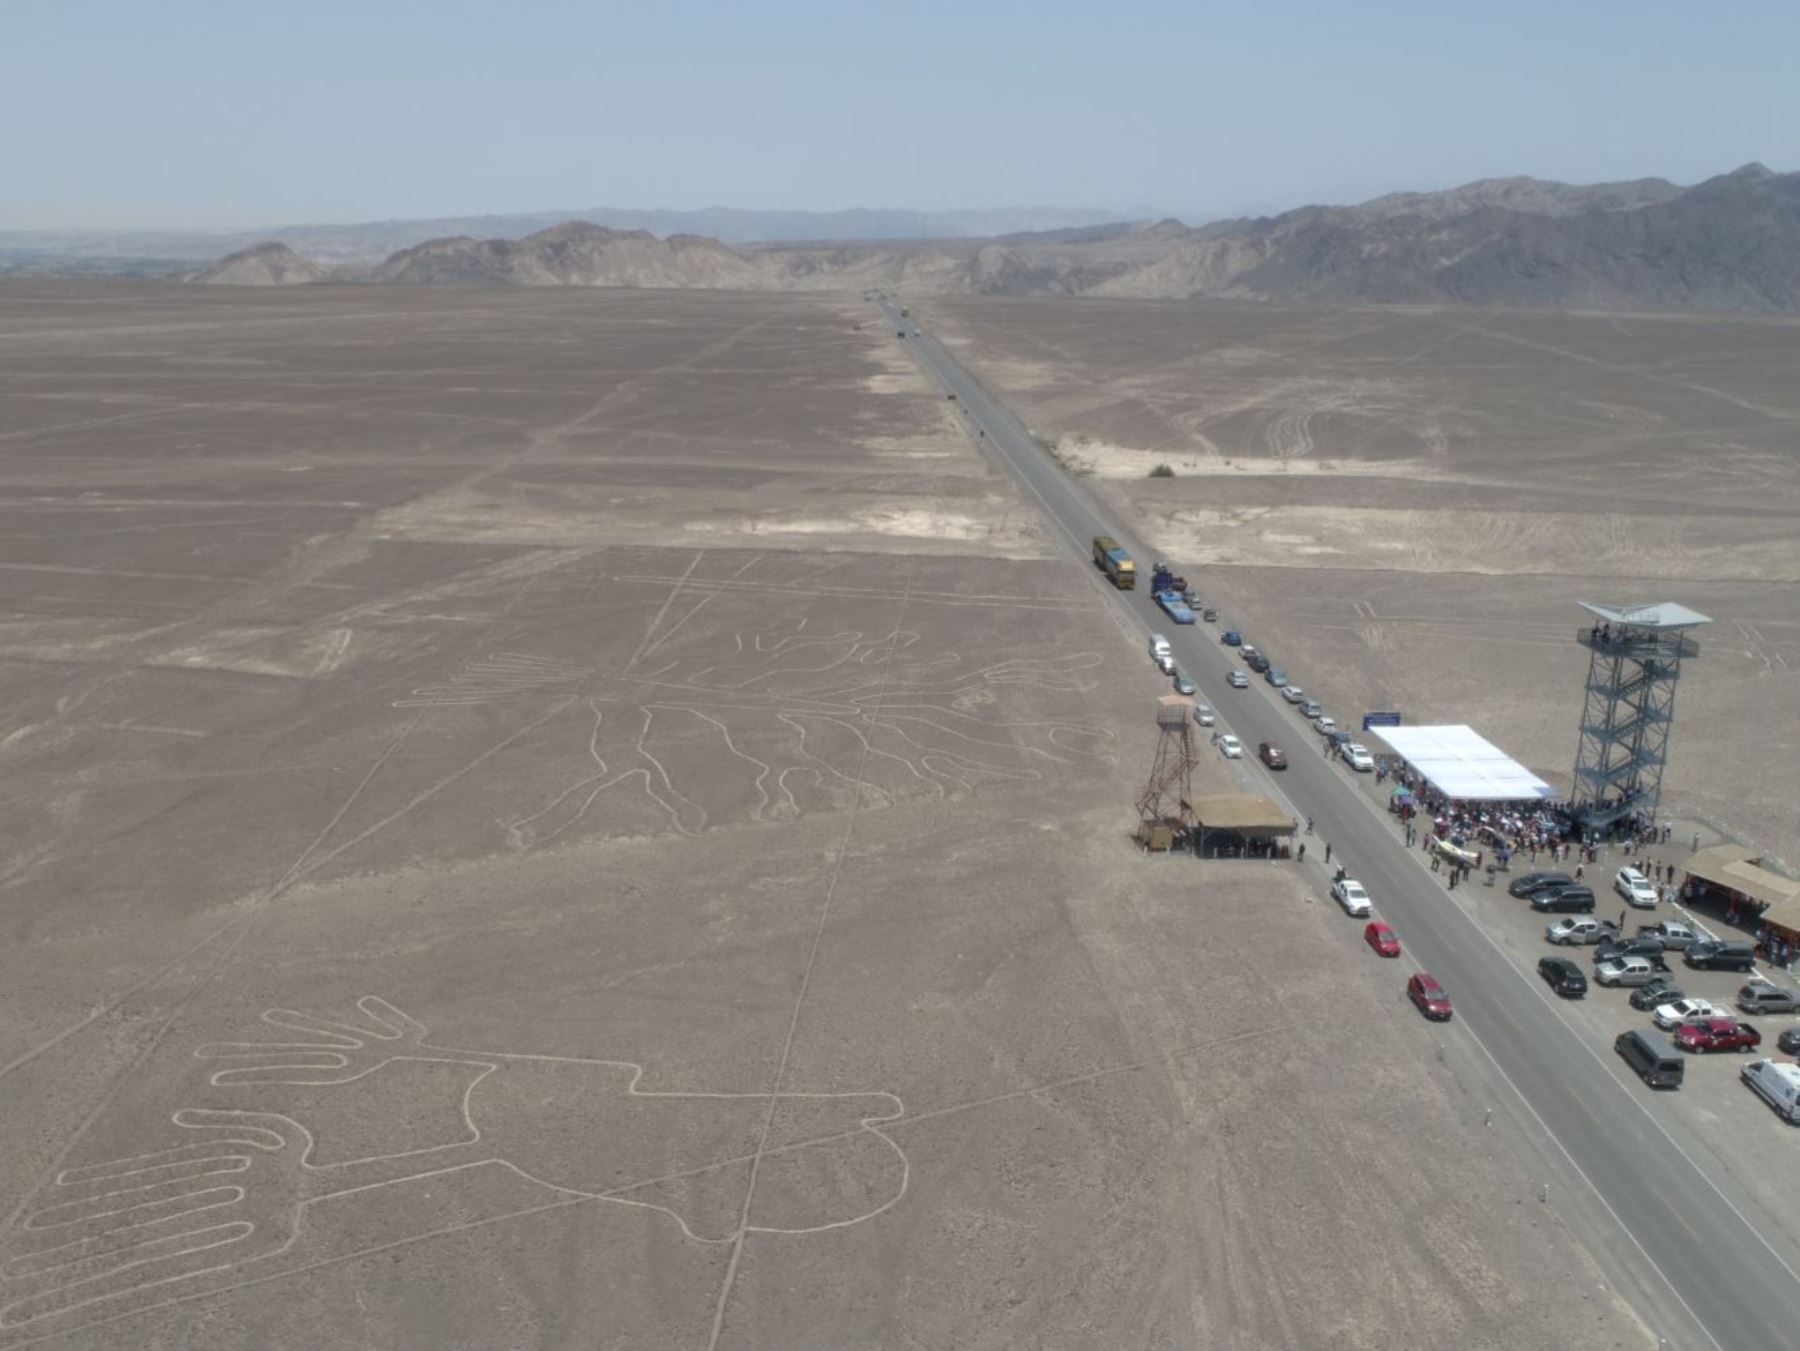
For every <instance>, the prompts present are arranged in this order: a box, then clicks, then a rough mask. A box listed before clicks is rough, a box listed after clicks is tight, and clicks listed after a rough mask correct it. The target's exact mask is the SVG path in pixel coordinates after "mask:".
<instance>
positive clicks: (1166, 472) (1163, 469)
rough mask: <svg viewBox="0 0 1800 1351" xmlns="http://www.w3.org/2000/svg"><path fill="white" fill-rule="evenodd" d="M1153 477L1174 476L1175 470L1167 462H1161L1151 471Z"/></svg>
mask: <svg viewBox="0 0 1800 1351" xmlns="http://www.w3.org/2000/svg"><path fill="white" fill-rule="evenodd" d="M1150 477H1151V478H1174V477H1175V471H1174V470H1173V469H1171V468H1170V467H1169V466H1168V465H1166V464H1159V465H1157V466H1156V468H1154V469H1152V470H1151V471H1150Z"/></svg>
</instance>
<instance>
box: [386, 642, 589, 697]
mask: <svg viewBox="0 0 1800 1351" xmlns="http://www.w3.org/2000/svg"><path fill="white" fill-rule="evenodd" d="M593 673H594V672H593V669H592V668H591V667H586V666H576V665H574V664H572V663H570V662H565V661H556V660H554V659H552V658H550V657H533V656H530V655H528V654H526V653H522V652H494V653H490V654H488V655H486V656H482V657H477V658H475V659H473V660H472V661H469V662H467V663H465V664H464V666H463V668H462V669H461V670H460V671H458V672H457V673H456V674H455V675H453V676H451V677H450V679H449V680H447V681H445V682H444V683H443V684H441V685H422V686H420V687H419V688H418V689H416V690H414V691H413V692H412V693H411V694H409V695H408V696H407V697H406V698H404V699H396V700H394V707H395V708H451V707H455V706H456V705H458V704H491V703H495V702H498V701H499V700H502V699H512V698H517V697H518V696H520V695H526V694H535V693H537V692H538V691H540V690H546V689H555V688H557V687H558V686H564V685H570V684H574V683H575V682H577V681H580V680H584V679H586V678H588V677H589V676H591V675H593Z"/></svg>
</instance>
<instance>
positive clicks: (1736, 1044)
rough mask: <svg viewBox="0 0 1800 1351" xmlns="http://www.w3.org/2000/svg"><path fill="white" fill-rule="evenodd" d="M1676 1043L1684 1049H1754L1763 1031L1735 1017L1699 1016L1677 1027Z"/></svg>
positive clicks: (1700, 1050)
mask: <svg viewBox="0 0 1800 1351" xmlns="http://www.w3.org/2000/svg"><path fill="white" fill-rule="evenodd" d="M1675 1044H1676V1045H1677V1046H1679V1047H1680V1048H1681V1049H1682V1050H1684V1051H1695V1052H1705V1051H1754V1050H1755V1049H1756V1048H1757V1047H1758V1046H1761V1045H1762V1033H1760V1032H1758V1031H1757V1030H1756V1029H1755V1028H1754V1027H1752V1026H1750V1024H1749V1023H1740V1022H1738V1021H1737V1020H1736V1019H1735V1018H1699V1019H1696V1020H1695V1021H1693V1022H1691V1023H1683V1024H1682V1025H1681V1026H1680V1027H1678V1028H1676V1029H1675Z"/></svg>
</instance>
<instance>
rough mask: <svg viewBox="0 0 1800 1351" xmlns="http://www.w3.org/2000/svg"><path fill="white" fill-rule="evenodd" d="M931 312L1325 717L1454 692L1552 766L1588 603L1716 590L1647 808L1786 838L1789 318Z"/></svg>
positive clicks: (1799, 716) (1537, 763)
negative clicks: (1659, 795)
mask: <svg viewBox="0 0 1800 1351" xmlns="http://www.w3.org/2000/svg"><path fill="white" fill-rule="evenodd" d="M922 313H923V314H924V315H925V317H926V321H927V322H930V323H933V324H935V325H936V326H937V331H939V332H940V333H942V334H943V335H945V337H946V340H947V341H949V342H951V343H953V344H954V350H955V351H956V352H957V354H958V356H959V358H961V359H962V360H964V361H965V362H967V363H968V364H969V365H970V366H971V368H972V369H975V370H978V371H979V372H981V374H982V376H983V379H984V381H985V382H986V383H987V384H988V386H989V388H990V389H992V390H994V391H995V392H996V393H997V394H999V395H1000V396H1001V397H1003V398H1005V399H1006V400H1007V401H1008V403H1009V404H1010V406H1011V407H1013V409H1014V410H1015V411H1017V412H1019V413H1020V414H1021V416H1023V417H1024V418H1025V420H1026V421H1027V423H1028V424H1029V425H1030V426H1031V428H1032V430H1033V431H1034V432H1035V433H1037V435H1038V436H1039V437H1040V438H1041V439H1042V440H1043V441H1044V442H1045V444H1046V446H1047V447H1049V448H1050V450H1051V452H1052V453H1054V454H1056V455H1058V456H1059V458H1061V459H1062V460H1063V461H1064V463H1065V464H1067V465H1069V466H1070V467H1071V469H1072V470H1073V471H1074V472H1077V473H1079V474H1083V475H1085V476H1087V477H1088V479H1089V480H1090V482H1091V483H1092V484H1093V486H1095V488H1096V489H1097V490H1098V491H1099V492H1100V493H1101V495H1102V496H1103V498H1104V499H1105V500H1107V501H1108V502H1109V503H1110V504H1112V505H1113V507H1114V508H1115V509H1116V510H1117V511H1118V512H1119V513H1120V514H1121V515H1122V516H1124V517H1125V518H1126V519H1129V520H1131V521H1132V522H1133V523H1134V525H1135V527H1136V529H1137V530H1138V531H1139V532H1140V536H1141V537H1143V538H1147V539H1149V540H1152V541H1154V543H1155V545H1156V546H1157V547H1158V548H1159V549H1161V550H1164V551H1166V552H1167V554H1168V556H1169V557H1170V558H1171V559H1173V560H1174V561H1176V562H1178V563H1181V564H1183V565H1184V566H1186V567H1187V568H1188V570H1189V573H1190V575H1191V574H1192V573H1193V572H1194V571H1196V570H1197V571H1198V572H1199V573H1200V575H1202V576H1204V577H1205V579H1206V583H1205V585H1206V588H1207V590H1206V595H1207V599H1208V600H1212V601H1215V603H1217V604H1219V605H1220V606H1221V609H1222V612H1223V614H1224V616H1225V618H1226V619H1227V620H1228V621H1235V620H1241V621H1242V623H1243V625H1244V627H1246V628H1247V629H1250V630H1253V631H1254V632H1255V634H1256V636H1257V638H1258V641H1259V642H1262V645H1263V646H1264V647H1266V648H1267V649H1268V650H1270V651H1272V652H1275V653H1276V654H1277V655H1278V657H1279V658H1280V659H1283V662H1284V664H1285V665H1286V666H1287V667H1288V668H1290V669H1291V670H1292V671H1293V672H1294V673H1295V678H1296V680H1304V682H1305V685H1306V687H1307V689H1308V692H1309V693H1311V694H1313V695H1315V696H1317V697H1319V698H1320V699H1321V700H1322V701H1323V702H1325V703H1326V705H1327V707H1328V708H1329V709H1330V710H1331V711H1333V712H1334V713H1335V714H1336V716H1337V718H1338V721H1339V722H1340V723H1343V722H1345V721H1346V717H1345V715H1346V714H1349V715H1350V718H1351V719H1352V720H1354V719H1356V718H1359V717H1360V715H1361V713H1362V712H1364V711H1366V710H1372V709H1390V708H1392V709H1399V710H1401V711H1403V712H1404V714H1405V715H1406V717H1407V719H1408V721H1411V722H1423V723H1438V722H1450V723H1469V724H1471V725H1472V726H1474V727H1475V728H1476V729H1477V730H1478V731H1480V732H1481V733H1482V734H1483V735H1485V736H1487V737H1488V739H1489V740H1491V741H1493V742H1495V743H1496V744H1498V745H1500V746H1501V747H1503V748H1504V749H1505V750H1507V751H1508V752H1509V753H1511V754H1512V755H1513V756H1514V757H1516V758H1517V759H1519V760H1521V761H1522V762H1524V763H1525V764H1526V765H1528V766H1529V767H1530V768H1532V769H1533V770H1534V771H1536V772H1537V773H1538V774H1539V775H1540V776H1542V777H1543V778H1544V779H1546V780H1547V781H1548V782H1549V783H1551V784H1552V785H1553V786H1555V787H1557V788H1558V789H1560V790H1564V791H1566V790H1567V789H1568V788H1569V785H1570V776H1571V770H1572V768H1573V765H1574V761H1575V750H1576V740H1577V732H1578V728H1579V724H1580V715H1581V707H1582V696H1583V689H1584V682H1585V679H1586V675H1587V661H1588V654H1587V652H1586V650H1585V649H1584V648H1582V647H1581V646H1579V644H1578V643H1577V641H1576V633H1577V630H1578V629H1579V628H1581V627H1583V626H1584V625H1585V624H1586V623H1589V622H1591V621H1590V620H1588V618H1587V615H1586V613H1585V612H1584V611H1583V610H1581V609H1580V607H1579V605H1578V603H1577V602H1579V601H1591V602H1598V603H1602V604H1619V605H1635V604H1641V603H1649V602H1656V601H1665V600H1668V601H1678V602H1681V603H1683V604H1685V605H1688V606H1689V607H1691V608H1692V609H1695V610H1698V611H1700V612H1701V613H1703V614H1706V615H1707V616H1709V617H1710V618H1711V620H1712V623H1711V624H1709V625H1705V626H1702V627H1700V628H1697V629H1696V630H1694V638H1695V640H1696V642H1697V644H1698V656H1697V657H1696V658H1695V659H1694V660H1692V661H1690V662H1687V663H1686V664H1685V665H1684V669H1683V674H1682V677H1681V685H1680V690H1679V693H1678V696H1677V699H1676V721H1675V726H1674V730H1673V735H1672V736H1671V739H1670V743H1669V766H1668V770H1667V773H1666V776H1665V779H1664V785H1663V787H1664V792H1663V808H1664V814H1665V815H1666V816H1673V817H1678V818H1683V819H1686V820H1690V821H1692V822H1694V823H1696V824H1700V825H1704V826H1710V827H1711V828H1712V829H1713V830H1714V831H1715V832H1716V833H1718V834H1721V835H1726V836H1730V837H1732V838H1736V839H1738V840H1740V841H1741V842H1743V843H1745V844H1748V845H1752V846H1754V847H1756V848H1757V849H1759V850H1761V851H1765V852H1766V853H1767V854H1769V855H1771V856H1772V857H1773V858H1775V859H1776V860H1791V861H1793V862H1795V863H1800V826H1797V825H1796V816H1795V812H1794V802H1795V800H1796V798H1797V797H1800V771H1797V770H1796V768H1795V761H1794V752H1795V750H1796V748H1800V698H1796V697H1795V696H1796V693H1797V691H1800V683H1797V680H1800V672H1797V671H1796V667H1797V666H1800V604H1796V602H1795V596H1796V589H1795V588H1796V586H1797V585H1800V528H1797V526H1796V522H1800V384H1797V383H1796V382H1795V380H1794V378H1793V373H1794V372H1795V371H1796V370H1800V322H1796V321H1794V320H1792V319H1785V318H1752V317H1745V316H1730V315H1655V314H1605V315H1592V314H1580V313H1551V312H1534V311H1510V312H1509V311H1502V310H1474V309H1465V308H1430V307H1400V306H1387V307H1375V306H1340V307H1333V308H1326V307H1317V306H1296V305H1279V304H1254V303H1233V302H1228V301H1210V302H1198V303H1179V302H1155V301H1136V302H1125V301H1105V300H1086V301H1083V302H1082V303H1081V304H1079V305H1065V304H1057V303H1054V302H1039V301H1029V300H1003V299H960V298H959V299H943V300H934V301H932V302H930V303H929V304H928V305H926V306H925V307H924V308H923V310H922ZM1159 465H1166V466H1167V467H1168V469H1169V470H1170V471H1172V473H1173V475H1174V476H1173V477H1171V478H1163V477H1157V478H1152V477H1150V474H1151V472H1152V471H1153V470H1155V469H1156V468H1157V466H1159ZM1265 638H1266V639H1267V641H1263V639H1265ZM1352 725H1354V722H1352Z"/></svg>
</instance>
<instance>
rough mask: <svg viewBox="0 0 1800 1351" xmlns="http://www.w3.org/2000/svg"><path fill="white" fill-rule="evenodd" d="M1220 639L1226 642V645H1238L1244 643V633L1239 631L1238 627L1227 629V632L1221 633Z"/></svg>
mask: <svg viewBox="0 0 1800 1351" xmlns="http://www.w3.org/2000/svg"><path fill="white" fill-rule="evenodd" d="M1219 641H1220V642H1221V643H1224V644H1225V646H1226V647H1238V646H1240V645H1242V643H1243V641H1244V635H1243V634H1241V633H1239V632H1238V631H1237V630H1236V629H1226V630H1225V632H1223V633H1221V634H1220V635H1219Z"/></svg>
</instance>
